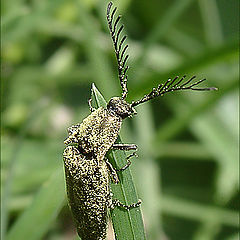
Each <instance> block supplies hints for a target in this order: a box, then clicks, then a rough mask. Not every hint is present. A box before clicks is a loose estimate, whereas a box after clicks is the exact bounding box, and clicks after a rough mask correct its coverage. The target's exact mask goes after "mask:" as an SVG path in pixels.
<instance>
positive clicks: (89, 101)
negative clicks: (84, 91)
mask: <svg viewBox="0 0 240 240" xmlns="http://www.w3.org/2000/svg"><path fill="white" fill-rule="evenodd" d="M88 105H89V108H90V111H91V112H94V111H95V110H96V108H94V107H93V106H92V99H91V98H90V99H89V100H88Z"/></svg>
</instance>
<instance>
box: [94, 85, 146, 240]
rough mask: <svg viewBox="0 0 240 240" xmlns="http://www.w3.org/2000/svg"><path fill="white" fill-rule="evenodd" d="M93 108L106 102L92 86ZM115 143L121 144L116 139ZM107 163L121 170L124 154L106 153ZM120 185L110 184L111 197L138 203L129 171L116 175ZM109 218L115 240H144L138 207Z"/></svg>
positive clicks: (124, 201)
mask: <svg viewBox="0 0 240 240" xmlns="http://www.w3.org/2000/svg"><path fill="white" fill-rule="evenodd" d="M92 100H93V106H96V107H101V106H102V107H106V101H105V99H104V97H103V96H102V95H101V93H100V92H99V91H98V89H97V88H96V87H95V85H94V84H92ZM117 142H121V139H120V137H118V140H117ZM107 157H108V158H109V161H110V162H111V163H112V165H113V166H114V167H116V166H117V168H121V167H122V166H124V165H126V163H127V162H126V154H125V152H123V151H114V152H113V151H111V152H109V153H108V156H107ZM118 176H119V180H120V183H119V184H112V185H111V189H112V192H113V197H114V198H117V199H119V200H120V201H121V202H122V203H123V204H127V205H129V204H132V203H136V202H137V201H138V197H137V193H136V190H135V186H134V183H133V179H132V175H131V171H130V169H129V168H128V169H126V170H125V171H123V172H121V173H119V174H118ZM111 218H112V223H113V228H114V233H115V237H116V239H119V240H121V239H129V240H130V239H134V240H142V239H146V237H145V233H144V226H143V220H142V215H141V211H140V207H137V208H134V209H131V210H129V211H126V210H123V209H120V208H115V209H114V210H112V211H111Z"/></svg>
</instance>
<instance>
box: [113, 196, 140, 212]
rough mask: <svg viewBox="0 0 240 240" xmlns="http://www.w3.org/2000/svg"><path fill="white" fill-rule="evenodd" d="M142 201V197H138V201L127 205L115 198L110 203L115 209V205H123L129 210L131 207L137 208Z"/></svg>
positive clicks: (122, 206)
mask: <svg viewBox="0 0 240 240" xmlns="http://www.w3.org/2000/svg"><path fill="white" fill-rule="evenodd" d="M141 203H142V201H141V199H138V201H137V202H136V203H133V204H130V205H125V204H123V203H121V202H120V201H119V200H118V199H113V200H112V203H111V205H110V208H111V209H114V208H115V207H121V208H124V209H126V210H129V209H131V208H136V207H139V206H140V205H141Z"/></svg>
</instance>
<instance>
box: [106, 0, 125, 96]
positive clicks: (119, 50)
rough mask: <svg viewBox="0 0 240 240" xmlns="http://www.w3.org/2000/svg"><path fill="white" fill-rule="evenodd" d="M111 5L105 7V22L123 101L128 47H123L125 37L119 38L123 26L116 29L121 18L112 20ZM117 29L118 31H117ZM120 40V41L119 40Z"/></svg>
mask: <svg viewBox="0 0 240 240" xmlns="http://www.w3.org/2000/svg"><path fill="white" fill-rule="evenodd" d="M112 5H113V3H112V2H110V3H109V4H108V7H107V22H108V27H109V30H110V34H111V37H112V41H113V46H114V50H115V54H116V58H117V63H118V77H119V80H120V84H121V87H122V99H125V98H126V97H127V93H128V89H127V70H128V69H129V67H128V66H126V62H127V59H128V57H129V55H126V54H125V53H126V50H127V48H128V45H125V46H123V45H124V41H125V40H126V38H127V36H125V35H124V36H123V37H122V38H121V37H120V34H121V32H122V30H123V25H121V26H120V28H118V27H117V25H118V23H119V20H120V18H121V16H120V15H119V16H118V17H117V18H116V19H115V20H114V15H115V13H116V10H117V8H116V7H115V8H114V9H113V11H111V8H112ZM117 29H118V30H117ZM120 39H121V40H120Z"/></svg>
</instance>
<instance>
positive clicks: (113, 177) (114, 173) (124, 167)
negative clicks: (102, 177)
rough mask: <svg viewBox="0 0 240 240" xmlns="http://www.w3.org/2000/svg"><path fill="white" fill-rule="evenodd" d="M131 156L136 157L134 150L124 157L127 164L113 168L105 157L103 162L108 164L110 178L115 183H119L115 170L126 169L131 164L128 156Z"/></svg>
mask: <svg viewBox="0 0 240 240" xmlns="http://www.w3.org/2000/svg"><path fill="white" fill-rule="evenodd" d="M133 156H135V157H138V155H137V154H136V152H134V153H132V154H130V155H129V156H127V157H126V160H127V164H126V165H125V166H123V167H121V168H120V169H116V168H114V167H113V165H112V164H111V163H110V162H109V161H108V159H107V158H106V159H105V162H106V164H107V166H108V170H109V173H110V175H111V178H112V180H113V182H114V183H116V184H117V183H119V179H118V175H117V172H121V171H124V170H126V169H127V168H128V167H129V166H130V165H131V163H132V162H131V161H130V158H131V157H133Z"/></svg>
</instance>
